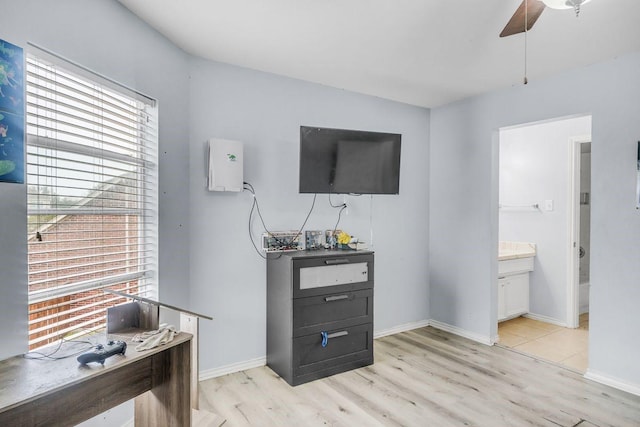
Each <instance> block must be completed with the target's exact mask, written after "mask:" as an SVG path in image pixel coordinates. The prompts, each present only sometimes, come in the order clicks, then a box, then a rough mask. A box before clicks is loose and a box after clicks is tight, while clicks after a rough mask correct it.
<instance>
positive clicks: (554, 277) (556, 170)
mask: <svg viewBox="0 0 640 427" xmlns="http://www.w3.org/2000/svg"><path fill="white" fill-rule="evenodd" d="M590 134H591V117H589V116H585V117H577V118H571V119H566V120H559V121H553V122H547V123H538V124H533V125H528V126H523V127H518V128H512V129H506V130H503V131H501V132H500V161H499V164H500V166H499V167H500V184H499V199H500V203H501V204H505V205H530V204H532V203H538V204H539V206H540V209H536V210H533V209H509V208H505V209H501V210H500V216H499V221H500V225H499V228H500V231H499V239H500V240H511V241H519V242H531V243H535V244H536V257H535V259H534V270H533V271H532V272H531V273H530V274H529V291H530V292H529V293H530V310H529V311H530V313H532V314H534V315H538V316H540V318H541V319H544V320H548V321H554V322H556V323H560V324H565V325H566V324H567V280H568V277H567V274H568V271H569V260H570V258H569V257H570V256H571V254H572V253H573V250H571V249H570V248H569V239H570V235H571V227H570V222H569V221H570V218H569V215H570V212H571V209H570V208H571V206H570V204H571V198H570V197H569V196H570V192H569V185H570V184H569V178H570V174H571V172H570V165H571V162H570V160H569V159H570V158H571V157H570V154H571V152H570V145H571V144H572V143H571V141H570V138H572V137H584V136H589V135H590ZM544 200H552V201H553V210H551V211H547V210H546V208H545V207H544V203H543V202H544Z"/></svg>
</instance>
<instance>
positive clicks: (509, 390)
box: [200, 327, 640, 427]
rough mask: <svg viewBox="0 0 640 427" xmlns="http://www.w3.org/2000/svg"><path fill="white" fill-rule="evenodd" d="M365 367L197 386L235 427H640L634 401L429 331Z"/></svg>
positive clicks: (264, 374)
mask: <svg viewBox="0 0 640 427" xmlns="http://www.w3.org/2000/svg"><path fill="white" fill-rule="evenodd" d="M374 352H375V363H374V365H372V366H369V367H365V368H361V369H357V370H354V371H350V372H346V373H343V374H338V375H334V376H332V377H329V378H324V379H321V380H317V381H313V382H311V383H307V384H303V385H300V386H297V387H290V386H289V385H288V384H287V383H286V382H284V381H283V380H282V379H280V378H279V377H278V376H277V375H276V374H275V373H273V371H271V370H270V369H269V368H267V367H262V368H256V369H250V370H247V371H243V372H239V373H235V374H230V375H226V376H223V377H219V378H215V379H211V380H207V381H203V382H201V383H200V386H201V393H200V405H201V408H203V409H206V410H210V411H212V412H214V413H216V414H218V415H220V416H221V417H222V418H225V419H226V420H227V421H226V423H225V424H224V426H225V427H232V426H434V427H441V426H491V427H499V426H518V427H519V426H548V427H558V426H571V427H575V426H580V427H593V426H599V427H604V426H615V427H626V426H629V427H632V426H634V427H638V426H639V425H640V397H638V396H634V395H631V394H628V393H625V392H622V391H619V390H616V389H613V388H610V387H607V386H604V385H600V384H597V383H595V382H592V381H589V380H586V379H584V378H583V377H582V376H581V375H580V374H578V373H576V372H574V371H571V370H568V369H565V368H562V367H559V366H557V365H553V364H549V363H546V362H543V361H539V360H536V359H534V358H532V357H528V356H526V355H522V354H519V353H515V352H513V351H511V350H509V349H505V348H502V347H498V346H493V347H490V346H485V345H483V344H479V343H476V342H473V341H470V340H467V339H464V338H461V337H458V336H455V335H452V334H449V333H446V332H443V331H439V330H437V329H434V328H431V327H426V328H420V329H416V330H413V331H409V332H404V333H401V334H396V335H392V336H388V337H384V338H380V339H377V340H375V342H374Z"/></svg>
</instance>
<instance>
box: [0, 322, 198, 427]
mask: <svg viewBox="0 0 640 427" xmlns="http://www.w3.org/2000/svg"><path fill="white" fill-rule="evenodd" d="M109 339H113V340H123V341H125V342H127V351H126V354H125V356H121V355H115V356H112V357H110V358H108V359H107V360H106V361H105V364H104V366H103V365H100V364H97V363H90V364H88V365H86V366H81V365H80V364H79V363H78V362H77V360H76V358H75V357H70V358H67V359H63V360H34V359H25V358H23V357H22V356H16V357H13V358H11V359H6V360H3V361H0V426H16V427H18V426H25V427H26V426H29V427H33V426H69V425H75V424H78V423H80V422H82V421H85V420H87V419H89V418H91V417H94V416H96V415H98V414H100V413H102V412H104V411H106V410H107V409H110V408H112V407H114V406H116V405H119V404H121V403H124V402H126V401H127V400H130V399H132V398H135V425H136V426H171V427H188V426H190V425H191V405H190V399H191V393H190V390H191V363H190V362H191V339H192V335H191V334H188V333H184V332H182V333H180V334H177V335H176V336H175V338H174V339H173V341H172V342H170V343H168V344H166V345H162V346H160V347H156V348H154V349H151V350H146V351H143V352H137V351H136V350H135V347H136V345H137V343H132V342H131V341H130V340H129V339H125V338H124V337H123V336H121V335H118V336H115V335H114V336H110V337H109ZM100 341H101V342H102V340H100ZM105 341H106V339H105Z"/></svg>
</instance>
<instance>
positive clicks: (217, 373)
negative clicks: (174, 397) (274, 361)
mask: <svg viewBox="0 0 640 427" xmlns="http://www.w3.org/2000/svg"><path fill="white" fill-rule="evenodd" d="M266 364H267V357H266V356H264V357H256V358H255V359H250V360H245V361H243V362H238V363H231V364H230V365H225V366H220V367H219V368H213V369H207V370H206V371H200V374H199V375H198V379H199V380H200V381H206V380H210V379H212V378H217V377H221V376H223V375H228V374H234V373H236V372H240V371H245V370H247V369H253V368H259V367H261V366H265V365H266Z"/></svg>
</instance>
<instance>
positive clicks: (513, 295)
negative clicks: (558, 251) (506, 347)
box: [498, 242, 536, 322]
mask: <svg viewBox="0 0 640 427" xmlns="http://www.w3.org/2000/svg"><path fill="white" fill-rule="evenodd" d="M535 254H536V249H535V245H534V244H533V243H519V242H501V244H500V253H499V256H498V321H499V322H500V321H502V320H507V319H511V318H513V317H517V316H520V315H523V314H526V313H528V312H529V272H531V271H533V259H534V256H535Z"/></svg>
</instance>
